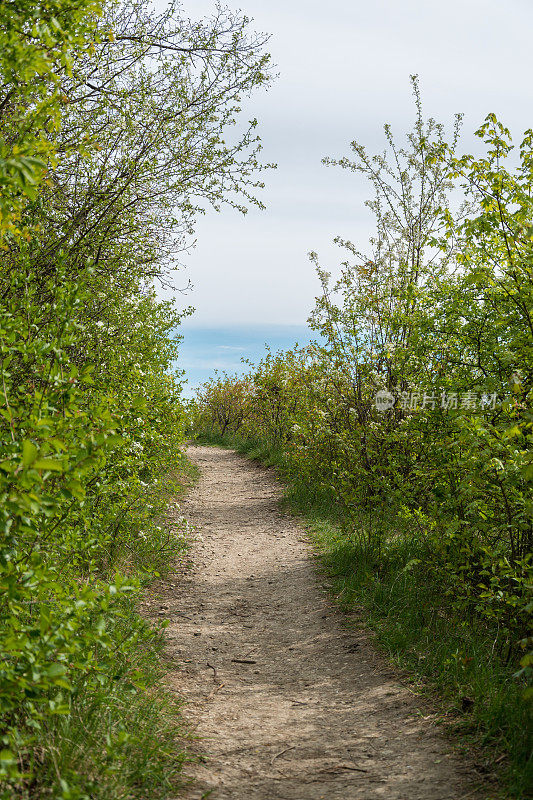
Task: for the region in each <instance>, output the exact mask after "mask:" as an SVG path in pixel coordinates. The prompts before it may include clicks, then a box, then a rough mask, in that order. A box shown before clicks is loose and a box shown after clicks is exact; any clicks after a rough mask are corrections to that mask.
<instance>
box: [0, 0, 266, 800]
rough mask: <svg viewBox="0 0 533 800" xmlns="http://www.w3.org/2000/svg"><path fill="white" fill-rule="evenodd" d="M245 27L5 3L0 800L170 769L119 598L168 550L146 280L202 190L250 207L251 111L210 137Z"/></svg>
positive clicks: (245, 49) (235, 69)
mask: <svg viewBox="0 0 533 800" xmlns="http://www.w3.org/2000/svg"><path fill="white" fill-rule="evenodd" d="M246 25H247V23H246V20H245V19H244V18H241V17H239V16H238V15H231V14H229V13H226V12H223V11H220V12H219V14H218V15H217V16H215V17H213V19H211V20H206V21H200V22H198V23H193V22H191V21H190V20H186V19H184V18H183V17H182V16H181V14H180V12H179V9H178V7H177V6H174V5H171V6H169V8H168V9H167V11H165V12H163V13H160V14H155V13H154V12H153V11H151V10H150V7H149V5H148V4H147V3H145V2H141V1H140V0H135V1H134V2H131V3H130V2H124V3H121V2H106V3H97V2H95V3H88V2H85V0H83V2H80V0H52V2H49V0H46V2H33V1H32V2H25V0H21V2H16V3H13V2H0V73H1V77H2V81H1V83H2V94H1V96H0V186H1V188H2V200H1V204H0V213H1V217H0V223H1V224H0V232H1V238H0V306H1V318H0V358H1V375H0V398H1V399H0V432H1V437H0V521H1V530H0V740H1V741H0V796H1V797H5V798H12V797H14V796H20V797H32V798H37V797H41V796H42V797H62V798H65V800H66V798H80V800H81V798H89V797H91V798H92V799H93V800H94V798H97V797H102V798H109V797H114V798H122V797H124V798H126V797H128V798H129V797H141V796H142V797H146V796H147V794H150V796H154V797H155V796H159V795H160V794H162V793H164V792H165V791H166V790H167V789H170V788H171V787H172V786H173V785H174V786H175V783H176V776H177V774H178V773H179V767H180V763H181V758H182V756H180V755H179V754H180V749H179V746H178V745H177V744H176V742H175V741H174V740H175V737H176V735H177V734H178V733H179V726H178V723H177V721H176V717H175V715H173V714H171V713H170V711H169V709H170V706H171V703H170V701H169V699H168V698H166V697H165V695H164V692H162V691H161V690H160V689H158V688H157V686H156V684H157V680H158V678H159V672H160V667H159V666H158V663H159V662H158V650H159V649H160V644H161V642H160V636H159V634H158V633H157V631H154V630H152V629H151V628H150V627H149V626H148V625H147V624H146V623H144V622H143V621H142V620H141V618H140V617H139V616H138V614H137V613H136V612H135V603H134V601H135V599H136V598H137V597H138V593H139V591H140V590H141V589H142V587H143V586H144V585H145V584H146V582H147V581H148V580H149V579H150V577H151V576H153V575H154V574H157V572H158V571H161V570H163V569H165V568H167V567H168V565H169V564H170V563H172V559H173V556H175V555H176V554H177V553H179V551H180V550H181V549H182V548H183V546H184V523H183V522H182V521H180V519H181V518H178V520H177V521H176V520H174V521H172V519H168V518H167V514H166V506H167V504H168V499H169V495H170V493H171V492H173V491H174V490H175V489H176V488H179V480H178V477H179V475H180V473H183V470H184V469H186V466H185V465H184V463H183V456H182V450H181V445H182V442H183V430H182V427H183V426H182V417H183V413H182V407H181V400H180V392H181V385H180V379H181V375H180V373H179V372H176V370H175V368H173V364H174V363H175V360H176V358H177V355H178V344H179V336H178V335H177V333H176V331H177V329H178V328H179V324H180V319H181V317H182V316H183V313H178V312H177V311H176V310H175V309H174V307H173V304H172V303H171V302H163V301H161V300H160V299H159V297H158V294H157V291H156V287H157V283H158V282H159V283H166V284H168V283H169V281H170V275H171V271H172V269H173V267H174V260H175V252H176V251H177V250H179V249H180V248H182V247H183V246H185V245H186V244H187V237H188V234H189V233H190V232H191V230H192V225H193V223H194V218H195V214H196V212H197V211H198V210H199V208H198V204H199V203H202V202H205V201H207V202H210V203H212V204H214V205H219V204H220V203H222V202H229V203H231V204H232V205H234V206H236V207H238V208H242V209H243V210H244V206H245V205H246V204H247V203H248V202H256V201H255V199H254V197H253V191H254V189H255V188H256V187H257V186H258V185H259V184H258V182H257V181H256V180H255V179H254V177H253V173H254V171H255V170H256V169H257V168H258V166H259V165H258V162H257V152H258V147H259V145H258V142H257V139H256V137H255V135H254V134H253V128H254V126H255V123H252V124H251V125H247V126H246V127H245V129H244V132H243V133H242V135H241V136H240V137H239V136H238V135H237V136H236V135H235V132H234V131H232V136H231V141H232V143H231V144H227V143H226V141H225V131H226V129H227V128H228V126H230V125H233V123H234V122H235V121H236V120H237V115H238V110H239V100H240V97H241V95H242V93H245V92H248V91H250V90H252V89H253V88H254V87H256V86H259V85H261V84H262V83H264V82H265V81H266V74H265V69H266V67H267V57H266V56H265V55H264V54H263V53H262V45H263V41H264V40H263V39H261V38H257V37H251V36H250V35H249V34H248V32H247V27H246ZM185 313H187V312H185ZM169 744H173V746H172V747H169Z"/></svg>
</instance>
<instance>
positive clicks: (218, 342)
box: [175, 320, 317, 398]
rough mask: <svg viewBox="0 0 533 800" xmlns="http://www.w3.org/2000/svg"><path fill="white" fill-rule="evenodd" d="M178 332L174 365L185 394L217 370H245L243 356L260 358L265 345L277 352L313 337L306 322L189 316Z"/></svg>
mask: <svg viewBox="0 0 533 800" xmlns="http://www.w3.org/2000/svg"><path fill="white" fill-rule="evenodd" d="M178 333H179V334H180V335H181V336H183V340H182V342H181V344H180V353H179V356H178V359H177V361H176V362H175V367H176V368H177V369H181V370H184V372H185V375H184V378H185V380H186V383H185V385H184V389H183V397H185V398H190V397H194V394H195V389H196V388H198V386H200V385H201V384H202V383H205V381H207V380H209V379H210V378H213V377H215V376H216V374H217V373H218V374H221V373H229V374H235V373H237V374H242V373H244V372H246V371H247V369H248V366H247V365H246V364H244V363H243V359H248V360H250V361H252V362H256V361H258V360H260V359H261V358H262V357H263V356H264V355H265V353H266V347H267V346H268V347H269V348H270V350H272V351H273V352H277V351H279V350H288V349H290V348H291V347H294V346H295V345H296V344H299V345H301V346H306V345H308V344H309V343H310V342H311V341H312V340H314V339H316V338H317V334H316V332H315V331H312V330H311V329H310V328H309V326H308V325H298V324H289V325H282V324H279V323H255V324H249V325H246V324H243V323H241V322H239V323H237V324H235V325H201V324H199V325H194V324H193V322H192V320H191V321H187V323H185V324H184V325H183V327H182V328H180V329H179V330H178Z"/></svg>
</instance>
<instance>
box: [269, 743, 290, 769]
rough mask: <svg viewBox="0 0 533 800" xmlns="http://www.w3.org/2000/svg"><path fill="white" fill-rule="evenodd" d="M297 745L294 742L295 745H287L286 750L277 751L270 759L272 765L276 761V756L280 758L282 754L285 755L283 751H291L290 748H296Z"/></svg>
mask: <svg viewBox="0 0 533 800" xmlns="http://www.w3.org/2000/svg"><path fill="white" fill-rule="evenodd" d="M295 747H296V745H295V744H293V745H291V747H286V748H285V750H282V751H281V752H280V753H276V755H275V756H273V757H272V758H271V759H270V766H272V764H273V763H274V761H275V760H276V758H279V757H280V756H282V755H283V753H288V751H289V750H294V748H295Z"/></svg>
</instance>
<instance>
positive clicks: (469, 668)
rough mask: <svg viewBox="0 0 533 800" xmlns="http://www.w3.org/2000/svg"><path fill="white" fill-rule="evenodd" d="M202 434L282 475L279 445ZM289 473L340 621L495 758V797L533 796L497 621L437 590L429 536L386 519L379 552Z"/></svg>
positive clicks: (460, 734) (522, 722)
mask: <svg viewBox="0 0 533 800" xmlns="http://www.w3.org/2000/svg"><path fill="white" fill-rule="evenodd" d="M205 441H206V443H210V444H218V445H221V446H225V447H231V446H234V447H235V448H236V449H237V450H238V451H239V452H241V453H245V454H246V455H248V456H249V457H251V458H254V459H257V460H259V461H261V463H263V464H265V465H273V466H275V467H278V468H279V471H280V472H281V475H282V476H283V467H284V464H283V455H282V454H280V453H279V452H272V451H270V450H269V448H268V447H265V446H264V445H261V444H260V443H257V442H240V441H237V442H234V443H232V442H231V440H230V439H229V438H225V439H222V440H221V439H220V437H218V439H217V438H216V437H213V440H211V441H209V442H207V440H205ZM285 483H286V501H285V502H286V506H287V508H288V509H289V510H290V511H291V512H292V513H294V514H296V515H297V516H299V517H300V519H301V520H302V522H303V524H304V525H305V527H306V528H307V530H308V532H309V535H310V539H311V542H312V544H313V546H314V549H315V552H316V555H317V560H318V563H319V568H320V570H321V572H322V574H323V576H324V579H325V581H326V582H327V584H328V586H329V588H330V591H331V594H332V597H333V598H334V600H335V602H336V603H337V604H338V606H339V607H340V609H341V610H342V611H343V612H344V613H346V615H347V616H346V624H348V625H351V624H354V625H360V624H361V623H362V624H364V627H365V628H367V629H369V630H370V631H372V632H373V636H374V640H375V643H376V645H377V647H378V648H379V649H380V650H382V651H383V652H384V653H385V654H386V655H387V656H388V657H389V658H390V660H391V661H392V662H393V663H394V664H395V665H397V666H398V667H400V668H401V669H402V670H403V671H404V675H405V676H406V678H407V679H409V678H410V679H411V680H412V681H413V683H414V684H416V689H417V691H420V692H429V693H430V694H431V696H432V702H435V701H437V703H438V704H439V705H440V708H441V711H442V719H443V720H445V721H446V729H447V730H448V731H450V730H451V731H452V732H453V733H455V735H456V736H455V741H456V742H457V743H458V744H460V745H461V746H464V747H466V748H467V749H470V750H471V752H473V753H474V754H475V761H476V763H477V764H478V765H479V767H480V769H481V771H486V772H487V773H494V771H495V770H494V765H495V764H496V765H497V767H496V771H497V773H498V778H499V785H500V786H501V797H504V798H506V800H511V798H513V800H525V798H530V797H532V796H533V793H532V787H533V759H532V743H533V736H532V715H531V703H530V702H527V701H525V700H524V697H523V686H522V685H520V683H519V682H518V681H517V680H516V679H515V678H514V677H513V673H514V672H515V670H516V665H508V664H506V663H505V659H504V658H502V657H500V655H499V654H498V648H497V646H496V645H497V639H498V631H497V630H495V629H491V628H490V627H489V626H486V625H483V624H482V623H481V622H480V621H479V620H478V621H476V620H473V619H464V618H459V617H458V615H457V612H454V610H453V608H452V605H451V603H449V602H447V598H446V596H445V595H443V582H442V581H436V580H435V579H434V578H432V577H431V576H430V573H428V571H427V570H425V569H424V563H425V560H426V558H427V551H426V550H425V548H426V547H427V544H425V543H424V541H421V540H420V537H419V536H416V537H415V536H414V535H412V534H410V532H409V531H408V530H407V529H406V528H405V525H402V524H401V523H400V522H399V521H398V520H396V519H394V518H390V519H389V520H388V523H387V528H388V530H389V532H390V533H391V534H392V535H389V536H388V538H387V540H386V541H385V542H384V544H383V549H382V551H381V553H380V557H379V559H375V557H373V556H372V554H369V552H368V550H367V549H365V547H364V545H363V542H362V540H361V539H359V538H357V537H354V536H350V535H349V534H348V533H347V532H346V531H345V530H343V522H344V520H343V515H342V513H341V511H340V510H339V509H338V508H337V507H336V506H335V503H334V502H333V501H332V498H331V496H330V495H328V493H327V492H324V491H322V492H319V491H315V490H314V489H313V487H308V486H302V485H295V484H294V483H291V482H290V481H287V480H286V481H285ZM344 527H346V526H344ZM498 791H499V790H498ZM490 796H491V797H493V796H494V795H493V794H491V795H490Z"/></svg>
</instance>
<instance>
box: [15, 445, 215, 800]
mask: <svg viewBox="0 0 533 800" xmlns="http://www.w3.org/2000/svg"><path fill="white" fill-rule="evenodd" d="M198 475H199V470H198V468H197V467H196V465H195V464H193V463H192V462H190V461H188V460H187V461H185V462H183V463H182V464H180V467H179V468H178V469H177V470H176V472H175V473H173V474H172V475H169V476H168V479H167V481H166V482H165V485H164V486H163V488H162V495H161V498H160V500H161V502H160V503H159V506H158V507H160V508H161V509H163V508H164V507H165V504H166V502H168V500H170V499H175V498H176V497H177V498H178V500H179V498H180V496H181V495H182V494H183V493H184V492H185V491H186V490H187V488H188V487H190V486H191V485H192V484H194V483H195V482H196V480H197V478H198ZM156 521H157V522H158V523H159V524H158V525H157V526H152V529H151V535H150V536H147V537H146V539H143V540H139V543H138V546H135V547H132V546H129V547H128V549H127V562H128V563H127V564H123V563H122V561H123V558H122V551H121V548H120V546H117V553H116V562H115V563H116V566H117V567H118V568H120V569H122V570H123V571H124V569H125V570H126V572H128V574H131V575H132V577H136V579H137V580H138V581H139V589H138V590H137V592H136V593H134V594H133V596H132V597H130V599H129V600H126V599H123V600H117V602H116V603H115V604H113V605H111V606H110V607H109V609H108V611H107V613H106V614H105V616H104V618H103V619H102V620H101V621H100V622H103V623H104V624H105V630H106V632H107V634H108V640H109V644H108V645H103V646H100V645H99V646H98V647H97V650H96V658H97V666H96V668H95V670H94V672H93V673H92V674H89V675H87V674H82V673H81V672H80V671H77V670H76V669H73V670H72V673H71V679H72V682H73V691H72V692H70V693H69V695H68V699H67V697H66V696H65V698H64V700H67V702H68V704H69V706H68V713H61V714H55V715H54V714H46V715H45V716H44V718H43V721H42V727H41V729H40V730H37V731H35V737H34V740H33V741H32V742H31V743H30V744H29V745H28V746H25V747H23V748H22V750H21V759H22V761H23V764H24V772H25V774H26V778H25V779H24V780H23V781H17V785H16V786H15V785H10V786H5V787H4V786H1V785H0V798H1V800H15V798H18V800H148V798H150V800H160V799H161V798H170V797H172V798H175V797H176V796H178V794H179V790H180V787H182V785H183V779H182V768H183V764H184V763H185V762H186V761H187V760H188V759H189V758H191V757H190V756H189V755H188V754H187V747H188V739H189V738H190V732H189V731H188V730H187V729H186V727H185V725H184V723H183V720H182V717H181V714H180V703H179V701H178V700H177V699H176V697H175V695H174V694H173V693H172V692H170V691H169V690H168V689H166V688H165V687H164V684H163V681H162V679H163V678H164V675H165V674H166V673H167V672H168V669H169V658H168V654H164V653H163V648H164V632H163V627H164V626H163V625H162V624H158V625H153V624H150V623H148V622H147V621H146V620H145V619H144V618H143V617H142V616H141V614H140V613H139V610H138V608H137V607H136V604H135V603H134V602H132V599H133V597H135V596H136V597H137V598H138V599H139V598H140V597H142V594H143V591H144V590H145V589H147V588H148V587H149V586H150V583H151V582H153V580H154V577H160V578H161V577H162V578H164V576H165V572H166V571H168V570H169V569H171V568H172V564H173V563H174V562H175V559H176V558H180V557H182V556H183V555H184V554H186V553H187V550H188V541H187V540H186V538H185V532H184V530H183V529H182V528H177V529H176V528H174V527H172V526H168V525H167V524H166V523H165V518H164V514H163V513H161V516H160V518H158V519H157V520H156ZM154 570H157V572H154ZM96 623H97V620H96V619H95V620H94V621H93V623H92V624H96ZM77 676H81V677H77Z"/></svg>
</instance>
